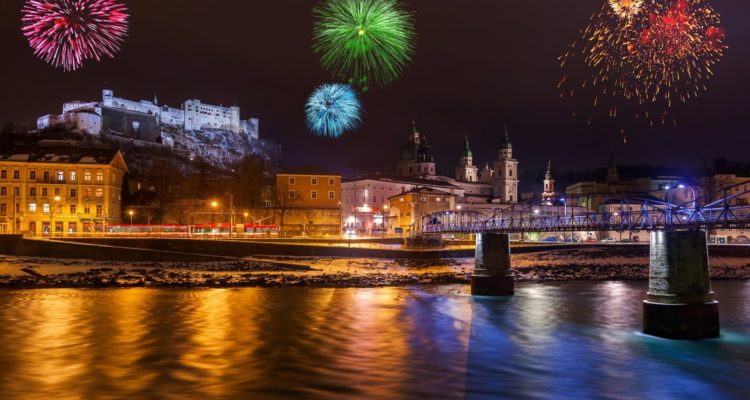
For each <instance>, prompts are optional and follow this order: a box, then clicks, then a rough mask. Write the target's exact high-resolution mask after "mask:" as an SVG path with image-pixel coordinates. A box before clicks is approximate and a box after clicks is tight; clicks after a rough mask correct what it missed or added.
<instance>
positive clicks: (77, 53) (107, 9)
mask: <svg viewBox="0 0 750 400" xmlns="http://www.w3.org/2000/svg"><path fill="white" fill-rule="evenodd" d="M21 13H22V24H23V28H22V29H23V34H24V36H26V38H27V39H28V41H29V45H31V48H32V49H33V50H34V54H35V55H36V56H37V57H39V58H41V59H42V60H44V61H45V62H47V63H49V64H51V65H53V66H55V67H62V68H63V69H64V70H65V71H74V70H76V69H78V68H80V67H81V66H82V65H83V62H84V61H85V60H88V59H94V60H97V61H99V60H101V58H102V57H103V56H108V57H114V55H115V53H117V52H118V51H119V50H120V46H121V45H122V42H123V41H124V40H125V38H126V37H127V33H128V14H127V8H126V7H125V5H123V4H122V3H120V2H119V1H116V0H28V1H27V2H26V4H25V5H24V6H23V9H22V10H21Z"/></svg>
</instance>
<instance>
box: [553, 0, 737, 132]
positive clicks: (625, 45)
mask: <svg viewBox="0 0 750 400" xmlns="http://www.w3.org/2000/svg"><path fill="white" fill-rule="evenodd" d="M635 10H637V12H635ZM624 16H625V17H624ZM581 33H582V36H583V42H582V43H583V46H580V47H579V46H578V45H577V44H576V43H574V44H573V45H571V46H570V49H569V51H568V52H567V53H566V54H564V55H563V56H561V57H560V60H561V66H562V67H563V68H564V69H565V70H566V72H570V71H568V69H569V67H568V65H570V64H573V63H574V62H573V61H574V60H572V58H574V57H575V56H578V55H580V56H581V58H582V61H583V65H584V66H585V68H586V69H587V70H588V71H589V72H590V75H589V76H590V78H584V79H582V81H580V82H576V81H574V80H573V81H572V79H571V78H570V77H569V76H567V75H566V78H565V79H564V80H563V81H561V84H560V88H561V90H562V93H563V94H571V93H573V92H574V91H575V89H573V90H571V89H570V88H569V87H568V85H569V84H580V86H581V88H587V87H588V88H589V89H590V90H593V91H594V93H593V98H594V99H595V100H594V103H595V104H596V105H598V106H600V107H604V108H605V109H606V110H608V111H609V115H610V116H611V117H613V118H616V117H617V114H618V113H617V112H612V110H613V109H614V110H616V109H617V107H618V105H620V104H621V103H623V99H624V100H625V101H626V102H628V101H630V102H631V103H632V104H635V107H636V109H637V111H636V115H640V116H645V118H646V119H647V120H648V121H649V123H651V124H653V123H654V122H656V123H662V124H666V122H667V121H674V118H673V117H669V109H670V108H671V107H672V106H673V105H674V103H675V101H681V102H686V101H688V100H689V99H691V98H693V97H696V96H698V94H699V93H700V92H702V91H705V90H706V89H707V87H706V85H705V81H706V79H708V78H710V77H711V76H712V75H713V67H714V65H715V64H716V63H718V62H719V60H720V59H721V57H722V56H723V53H724V50H725V49H726V48H727V46H726V43H725V34H724V31H723V29H722V28H721V27H720V17H719V15H718V14H717V13H716V12H715V11H714V9H713V8H712V7H711V6H710V5H708V4H707V2H706V1H705V0H609V1H608V4H605V5H604V6H603V7H602V9H601V11H600V12H599V13H597V14H594V15H593V16H592V18H591V21H590V23H589V25H588V26H587V27H586V28H585V29H584V30H583V31H582V32H581ZM571 81H572V82H571ZM563 97H564V96H563ZM631 108H632V107H631ZM620 114H622V113H620Z"/></svg>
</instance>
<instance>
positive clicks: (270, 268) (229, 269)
mask: <svg viewBox="0 0 750 400" xmlns="http://www.w3.org/2000/svg"><path fill="white" fill-rule="evenodd" d="M473 270H474V259H473V258H464V259H443V260H432V261H422V260H382V259H367V258H347V259H342V258H338V259H334V258H291V257H275V258H267V259H263V260H257V259H254V260H248V261H238V262H210V263H162V262H148V263H118V262H93V261H85V260H57V259H45V258H24V257H10V256H0V288H57V287H68V288H69V287H74V288H88V287H92V288H102V287H105V288H109V287H111V288H126V287H176V288H187V287H283V286H303V287H382V286H410V285H439V284H466V283H469V281H470V277H471V274H472V272H473ZM513 271H514V274H515V276H516V280H517V281H519V282H545V281H604V280H644V279H648V257H647V256H646V255H645V254H643V252H632V253H629V252H615V253H613V252H611V251H609V250H607V249H594V248H591V249H586V248H582V249H570V250H550V251H545V252H540V253H532V254H517V255H514V256H513ZM711 273H712V277H713V278H714V279H750V258H747V257H743V256H736V257H735V256H723V257H713V258H711Z"/></svg>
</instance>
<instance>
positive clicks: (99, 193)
mask: <svg viewBox="0 0 750 400" xmlns="http://www.w3.org/2000/svg"><path fill="white" fill-rule="evenodd" d="M96 197H104V189H96Z"/></svg>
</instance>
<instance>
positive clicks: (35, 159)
mask: <svg viewBox="0 0 750 400" xmlns="http://www.w3.org/2000/svg"><path fill="white" fill-rule="evenodd" d="M127 172H128V167H127V165H126V164H125V160H124V159H123V157H122V154H121V153H120V152H119V151H115V150H109V149H100V148H90V147H78V146H63V145H61V144H60V143H57V142H55V141H41V142H39V144H38V145H36V146H28V147H13V148H10V149H5V150H2V151H0V233H24V234H28V235H32V236H49V235H50V232H52V234H53V235H54V236H77V235H87V234H92V233H96V232H99V233H101V232H103V231H104V230H105V227H106V225H108V224H118V223H120V221H121V212H122V209H121V193H122V187H123V177H124V176H125V174H126V173H127Z"/></svg>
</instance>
